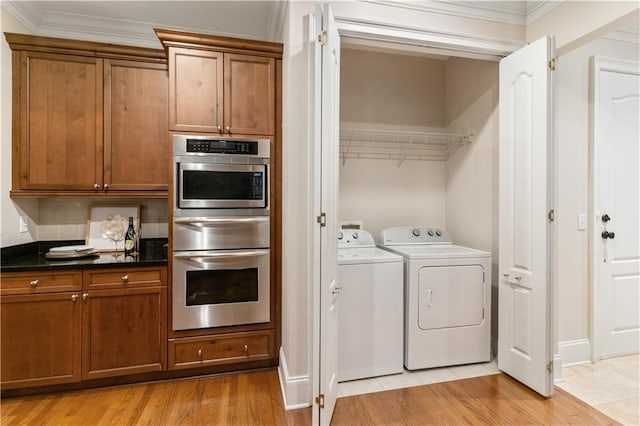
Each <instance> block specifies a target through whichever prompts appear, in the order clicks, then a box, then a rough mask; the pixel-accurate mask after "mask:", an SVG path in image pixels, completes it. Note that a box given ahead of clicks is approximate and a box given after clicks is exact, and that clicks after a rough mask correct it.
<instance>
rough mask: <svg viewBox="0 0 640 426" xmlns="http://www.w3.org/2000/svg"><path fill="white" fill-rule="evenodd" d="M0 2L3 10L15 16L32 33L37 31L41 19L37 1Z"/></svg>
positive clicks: (3, 0)
mask: <svg viewBox="0 0 640 426" xmlns="http://www.w3.org/2000/svg"><path fill="white" fill-rule="evenodd" d="M0 4H1V5H2V8H3V9H4V10H5V12H7V13H8V14H9V15H11V16H13V17H14V18H16V19H17V20H18V22H20V23H21V24H22V25H24V26H25V27H27V29H28V30H29V31H31V32H32V33H34V34H37V33H38V32H39V31H38V28H39V26H38V25H39V23H40V21H41V19H42V7H41V6H40V4H39V3H38V2H31V1H24V2H22V1H15V0H2V2H0Z"/></svg>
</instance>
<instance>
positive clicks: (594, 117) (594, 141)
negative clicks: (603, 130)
mask: <svg viewBox="0 0 640 426" xmlns="http://www.w3.org/2000/svg"><path fill="white" fill-rule="evenodd" d="M638 68H639V63H638V62H635V61H630V60H625V59H616V58H611V57H606V56H601V55H595V56H592V57H590V58H589V71H590V73H591V76H590V78H589V236H588V239H589V247H588V253H589V255H588V268H589V292H590V293H591V297H590V299H591V300H590V306H589V308H590V312H591V315H590V316H589V340H590V341H591V361H592V362H597V361H600V354H601V350H600V342H601V333H600V331H599V328H600V322H601V318H598V316H599V315H598V311H599V309H598V308H599V305H598V303H599V300H598V292H599V291H600V289H601V285H602V283H601V282H600V261H599V257H598V243H599V242H600V237H599V236H600V233H599V232H600V226H599V224H600V215H601V212H600V210H599V206H598V205H597V200H598V199H599V195H600V194H599V192H598V186H599V184H600V180H599V179H600V175H599V174H598V172H599V170H600V158H599V156H598V155H596V153H597V152H599V149H600V143H601V141H600V140H598V138H597V137H596V135H597V134H598V132H599V127H598V126H599V124H600V111H599V109H598V104H599V102H600V72H601V71H612V72H620V73H638Z"/></svg>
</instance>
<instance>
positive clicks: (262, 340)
mask: <svg viewBox="0 0 640 426" xmlns="http://www.w3.org/2000/svg"><path fill="white" fill-rule="evenodd" d="M274 350H275V349H274V332H273V330H264V331H251V332H246V333H232V334H219V335H215V336H204V337H187V338H180V339H170V340H169V369H171V370H177V369H182V368H198V367H206V366H211V365H221V364H231V363H241V362H248V361H260V360H268V359H270V358H273V356H274Z"/></svg>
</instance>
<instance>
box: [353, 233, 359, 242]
mask: <svg viewBox="0 0 640 426" xmlns="http://www.w3.org/2000/svg"><path fill="white" fill-rule="evenodd" d="M351 236H352V237H353V239H354V240H357V239H358V237H359V236H360V235H358V233H357V232H354V233H353V234H351Z"/></svg>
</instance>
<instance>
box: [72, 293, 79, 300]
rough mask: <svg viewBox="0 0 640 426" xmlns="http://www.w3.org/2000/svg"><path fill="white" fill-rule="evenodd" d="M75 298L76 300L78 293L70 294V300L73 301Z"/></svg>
mask: <svg viewBox="0 0 640 426" xmlns="http://www.w3.org/2000/svg"><path fill="white" fill-rule="evenodd" d="M76 300H78V295H77V294H72V295H71V301H72V302H75V301H76Z"/></svg>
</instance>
